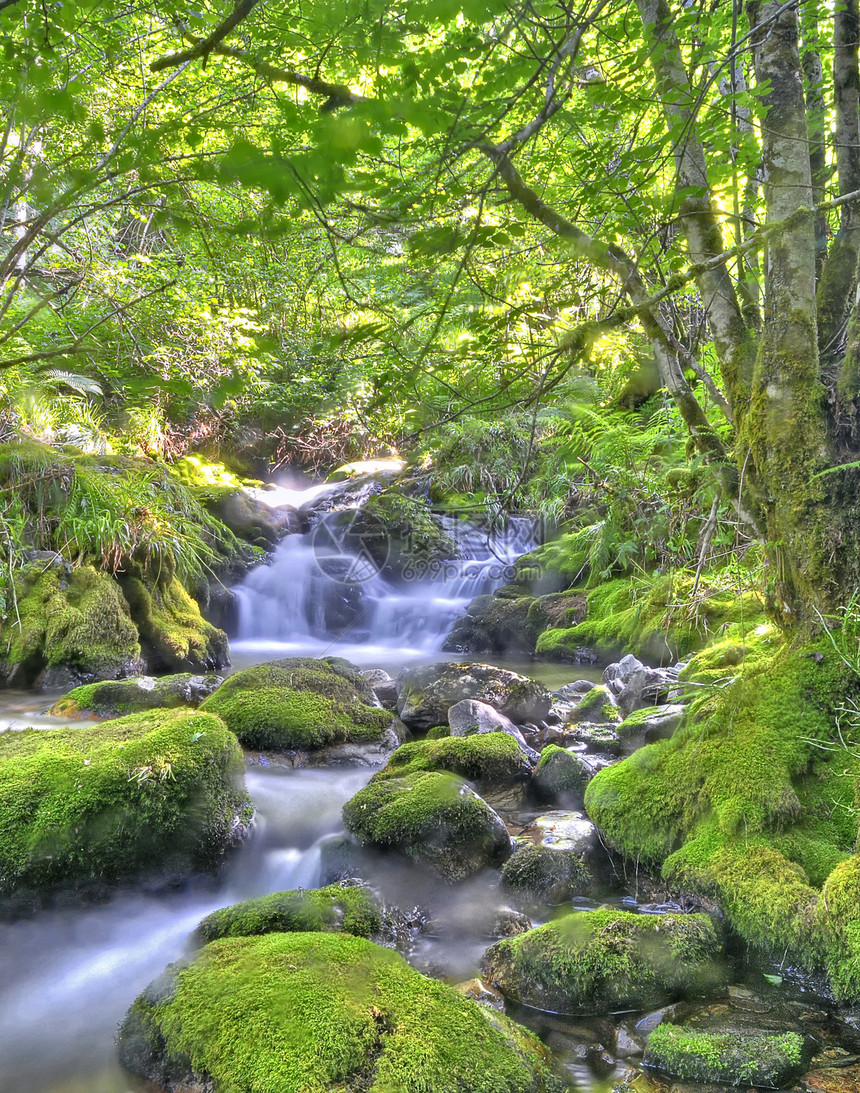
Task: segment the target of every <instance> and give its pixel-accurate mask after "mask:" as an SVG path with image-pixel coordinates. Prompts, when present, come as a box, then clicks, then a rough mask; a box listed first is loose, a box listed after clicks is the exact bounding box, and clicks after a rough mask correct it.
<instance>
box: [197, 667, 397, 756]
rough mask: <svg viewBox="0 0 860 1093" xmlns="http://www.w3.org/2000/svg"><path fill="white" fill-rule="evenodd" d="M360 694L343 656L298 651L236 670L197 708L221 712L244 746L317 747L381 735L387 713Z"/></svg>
mask: <svg viewBox="0 0 860 1093" xmlns="http://www.w3.org/2000/svg"><path fill="white" fill-rule="evenodd" d="M344 665H345V667H344ZM359 688H361V689H359ZM360 696H362V697H369V692H368V689H367V687H366V684H365V683H364V681H363V680H362V679H361V677H360V675H359V674H358V672H357V670H356V669H353V668H352V666H351V665H348V664H347V663H346V662H345V661H344V662H342V663H341V664H337V663H333V662H329V661H322V660H313V659H311V658H309V657H308V658H302V657H296V658H287V659H285V660H276V661H271V662H270V663H268V664H260V665H257V667H255V668H248V669H246V670H245V671H243V672H237V673H236V674H235V675H233V676H230V678H229V679H227V680H226V681H225V682H224V683H223V684H222V685H221V686H220V687H219V688H218V690H217V691H216V692H215V693H214V694H213V695H211V696H210V697H209V698H207V699H206V701H205V702H204V703H203V705H202V706H201V709H204V710H209V711H210V712H212V713H215V714H217V715H218V716H219V717H221V718H223V719H224V721H225V722H226V723H227V725H228V726H229V727H230V728H231V729H232V730H233V732H235V734H236V736H237V737H238V738H239V740H240V742H241V743H242V744H243V745H244V746H245V747H248V748H271V749H274V750H288V749H291V748H319V747H324V746H326V745H329V744H343V743H347V742H349V743H371V742H373V741H377V740H379V739H380V738H381V737H382V734H383V732H384V730H385V729H386V728H387V727H388V726H389V725H390V724H391V714H390V713H388V712H387V711H385V710H381V709H379V708H377V707H371V706H368V705H366V704H365V703H364V702H362V701H361V697H360Z"/></svg>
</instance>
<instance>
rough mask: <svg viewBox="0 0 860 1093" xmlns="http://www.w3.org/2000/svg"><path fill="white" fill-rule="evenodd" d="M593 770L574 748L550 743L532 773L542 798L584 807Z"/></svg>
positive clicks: (536, 791)
mask: <svg viewBox="0 0 860 1093" xmlns="http://www.w3.org/2000/svg"><path fill="white" fill-rule="evenodd" d="M591 778H592V773H591V771H590V770H589V768H588V766H587V765H586V764H585V763H584V762H583V760H582V758H581V756H580V755H579V754H577V752H575V751H569V750H568V749H567V748H560V747H558V746H557V745H555V744H549V745H548V746H547V747H545V748H544V749H543V751H542V752H541V756H540V762H539V763H538V765H537V768H536V769H535V772H534V774H533V775H532V788H533V790H534V791H535V793H536V794H537V796H538V797H540V798H541V799H542V800H557V801H558V803H560V804H564V805H568V806H569V807H571V808H582V802H583V799H584V797H585V787H586V786H587V785H588V783H589V782H590V781H591Z"/></svg>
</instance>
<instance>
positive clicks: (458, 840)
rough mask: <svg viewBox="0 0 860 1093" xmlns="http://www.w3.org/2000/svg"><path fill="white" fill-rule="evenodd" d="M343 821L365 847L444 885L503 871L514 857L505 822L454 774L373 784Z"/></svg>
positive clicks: (358, 796)
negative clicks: (400, 857)
mask: <svg viewBox="0 0 860 1093" xmlns="http://www.w3.org/2000/svg"><path fill="white" fill-rule="evenodd" d="M343 820H344V823H345V824H346V827H347V829H348V830H349V831H351V832H353V834H355V835H356V836H358V838H359V839H360V840H361V841H362V843H366V844H370V845H371V846H375V847H381V848H387V849H391V850H396V851H398V852H399V853H401V854H406V855H407V856H408V857H410V858H413V859H415V860H416V861H420V862H422V863H424V864H426V865H429V866H430V867H431V868H432V869H434V870H435V871H436V872H437V873H439V874H440V875H441V876H442V877H444V878H445V879H446V880H452V881H457V880H462V879H464V878H465V877H468V876H471V875H472V874H473V873H477V872H480V870H482V869H486V868H488V867H492V866H498V865H501V863H502V862H503V861H504V860H505V859H506V858H507V857H508V856H509V854H510V852H511V840H510V836H509V835H508V832H507V829H506V828H505V825H504V824H503V823H502V821H501V819H500V818H499V817H498V816H497V815H496V813H495V812H494V811H493V810H492V809H491V808H490V806H489V805H488V804H487V803H486V802H485V801H483V800H482V799H481V798H480V797H479V796H478V795H477V794H476V793H475V792H474V791H473V790H471V789H470V788H469V786H468V785H467V784H466V783H465V782H464V781H463V779H462V778H458V777H457V775H455V774H448V773H442V772H436V771H420V772H418V773H416V774H407V775H405V776H404V777H402V778H385V779H382V780H380V781H373V782H371V784H370V785H369V786H366V787H365V788H364V789H362V790H360V791H359V792H358V793H357V794H356V795H355V796H354V797H353V798H352V800H351V801H348V802H347V803H346V805H345V806H344V809H343Z"/></svg>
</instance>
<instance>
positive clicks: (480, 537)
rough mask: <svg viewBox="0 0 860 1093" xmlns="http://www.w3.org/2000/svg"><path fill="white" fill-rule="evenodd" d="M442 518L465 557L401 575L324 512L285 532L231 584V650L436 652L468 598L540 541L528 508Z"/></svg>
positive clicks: (489, 587)
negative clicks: (482, 521) (267, 555)
mask: <svg viewBox="0 0 860 1093" xmlns="http://www.w3.org/2000/svg"><path fill="white" fill-rule="evenodd" d="M441 519H442V522H443V524H444V528H445V531H446V532H447V533H448V535H449V536H450V537H451V539H453V541H454V542H455V543H456V544H457V548H458V552H459V554H460V557H459V558H457V559H451V560H447V561H440V562H432V563H429V564H426V565H417V564H416V565H414V566H411V565H410V564H409V563H407V565H406V566H405V567H404V568H403V570H402V574H401V577H400V579H399V580H397V581H396V583H395V581H394V579H389V578H388V577H387V576H384V575H383V574H382V573H381V572H380V571H379V569H378V567H377V566H376V564H375V563H374V561H373V559H372V557H370V555H369V554H368V553H367V552H365V551H363V550H362V549H361V546H360V544H359V545H358V546H356V545H355V544H353V545H352V546H351V547H349V548H346V547H344V546H343V545H342V540H341V541H339V540H338V539H337V535H336V534H334V535H333V534H330V533H329V532H330V528H329V527H328V526H327V525H326V520H327V517H323V518H322V520H321V521H320V522H318V523H317V524H316V525H315V526H314V527H313V528H312V529H311V531H310V532H308V533H307V534H293V535H287V536H286V537H285V538H284V539H283V540H282V541H281V543H280V545H279V546H278V547H277V549H276V550H275V552H274V554H273V556H272V558H271V559H270V561H269V562H268V564H264V565H261V566H258V567H257V568H256V569H254V570H253V571H252V572H251V573H249V574H248V576H247V577H246V578H245V580H244V581H243V582H242V583H241V584H240V585H239V586H238V587H237V588H236V589H235V590H234V591H235V595H236V601H237V606H238V626H237V633H236V635H235V638H234V641H233V642H232V647H233V649H234V651H239V652H240V654H241V653H242V651H243V650H244V651H247V652H260V651H261V647H264V646H265V647H266V648H270V649H272V650H274V651H276V652H281V653H282V654H283V653H287V652H289V651H293V652H296V651H302V652H306V653H308V654H310V655H314V654H315V655H321V651H322V650H325V651H326V653H335V654H337V653H341V654H343V655H347V654H348V653H352V654H353V655H354V654H355V650H356V647H361V648H363V649H364V650H365V651H366V652H371V651H372V650H388V651H397V652H399V653H404V652H406V653H409V652H412V653H434V652H438V651H439V650H440V649H441V648H442V643H443V641H444V640H445V637H446V636H447V635H448V633H449V632H450V630H451V627H452V625H453V623H454V621H455V620H456V619H457V618H459V617H460V616H461V615H462V614H463V613H464V612H465V610H466V608H467V606H468V605H469V602H470V601H471V600H472V599H474V597H475V596H480V595H484V594H487V593H490V592H492V591H493V589H495V588H497V587H499V586H500V585H502V584H506V583H508V582H510V581H511V579H512V578H513V569H512V566H513V563H514V562H515V561H516V559H517V558H519V557H520V555H522V554H524V553H526V552H527V551H529V550H532V549H533V548H534V547H535V546H536V545H537V537H536V527H535V522H534V521H533V520H531V519H528V518H525V517H511V518H510V519H509V520H508V522H507V525H506V526H505V527H504V528H498V527H494V528H489V529H488V528H485V527H481V526H479V525H477V524H469V523H465V522H463V521H460V520H456V519H453V518H450V517H442V518H441ZM333 526H335V530H336V525H333Z"/></svg>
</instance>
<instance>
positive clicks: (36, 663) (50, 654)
mask: <svg viewBox="0 0 860 1093" xmlns="http://www.w3.org/2000/svg"><path fill="white" fill-rule="evenodd" d="M16 596H17V615H16V614H15V612H14V611H13V612H11V614H10V616H9V617H8V618H7V619H6V621H5V623H4V625H3V629H2V640H3V645H4V647H5V653H4V656H3V658H2V668H0V671H2V674H3V675H4V676H5V678H6V681H7V682H8V683H13V684H15V685H16V686H24V685H29V684H32V683H33V682H47V683H49V684H52V685H53V684H57V683H63V682H66V683H68V682H81V681H90V680H98V679H117V678H120V677H122V676H127V675H134V674H137V673H139V672H140V671H142V669H143V661H142V659H141V649H140V644H139V642H138V634H137V629H136V627H135V625H134V623H133V622H132V619H131V613H130V611H129V608H128V605H127V604H126V602H125V600H124V599H123V595H122V592H121V591H120V588H119V586H118V585H117V583H116V581H114V580H113V579H112V578H111V577H109V576H108V575H107V574H106V573H99V572H98V571H97V570H95V569H93V568H92V566H81V567H80V568H79V569H73V570H71V571H67V570H66V569H65V568H64V567H63V566H61V565H54V566H51V567H50V568H48V569H45V568H44V567H42V566H32V567H30V568H28V569H26V570H25V571H24V572H23V573H22V575H21V576H20V577H18V578H17V580H16ZM19 619H20V626H19V625H18V620H19Z"/></svg>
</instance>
